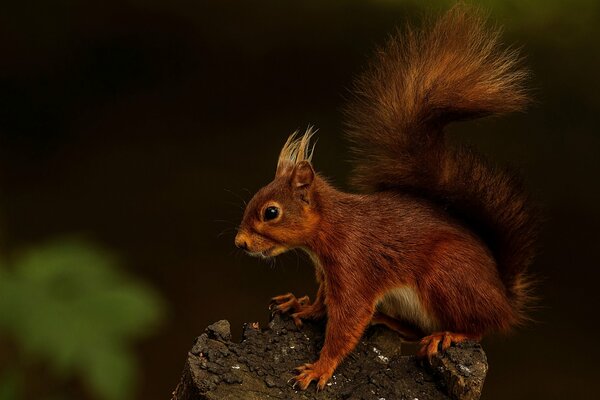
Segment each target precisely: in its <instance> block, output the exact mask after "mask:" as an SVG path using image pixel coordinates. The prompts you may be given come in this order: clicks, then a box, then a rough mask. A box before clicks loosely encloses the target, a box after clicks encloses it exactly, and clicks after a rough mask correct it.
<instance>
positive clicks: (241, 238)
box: [235, 233, 248, 251]
mask: <svg viewBox="0 0 600 400" xmlns="http://www.w3.org/2000/svg"><path fill="white" fill-rule="evenodd" d="M235 245H236V247H237V248H239V249H242V250H246V251H247V250H248V242H247V241H246V236H245V235H244V234H242V233H238V234H237V235H236V237H235Z"/></svg>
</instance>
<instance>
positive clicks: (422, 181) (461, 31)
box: [346, 5, 536, 318]
mask: <svg viewBox="0 0 600 400" xmlns="http://www.w3.org/2000/svg"><path fill="white" fill-rule="evenodd" d="M498 40H499V32H498V31H497V30H488V29H486V27H485V19H484V18H483V17H481V15H480V14H479V13H477V12H476V11H474V10H472V9H470V8H468V7H466V6H462V5H461V6H456V7H454V8H453V9H451V10H450V11H449V12H448V13H447V14H446V15H444V16H443V17H442V18H441V19H439V20H438V21H436V22H435V23H433V24H431V26H429V27H427V28H424V29H422V30H413V29H410V28H408V29H406V32H404V33H402V34H401V33H398V34H396V35H395V36H393V37H392V38H391V39H390V40H389V41H388V43H387V45H386V46H384V47H383V48H382V49H380V50H379V51H378V52H377V54H376V56H375V59H374V60H373V62H372V63H371V65H370V66H369V68H368V69H367V71H365V72H364V73H363V75H362V76H360V77H359V79H358V80H357V82H356V85H355V90H354V92H355V96H354V99H353V101H352V102H351V103H350V105H349V106H348V108H347V110H346V115H347V119H348V121H347V126H348V135H349V137H350V139H351V140H352V141H353V144H354V151H355V154H356V158H357V163H356V165H357V166H356V168H355V170H354V174H353V181H354V183H355V184H356V185H357V186H358V187H360V188H362V189H363V190H368V191H401V192H406V193H411V194H413V195H416V196H420V197H422V198H426V199H428V200H430V201H433V202H435V203H436V204H438V205H439V206H441V207H444V208H445V209H446V210H448V212H449V213H451V214H452V215H454V216H455V217H457V218H459V219H460V220H462V221H463V222H464V223H466V224H467V225H468V226H469V227H470V228H471V229H472V230H473V231H474V232H475V233H477V234H478V235H479V236H480V237H481V238H482V239H483V240H484V241H485V242H486V244H487V246H488V247H489V248H490V250H491V252H492V253H493V255H494V257H495V259H496V262H497V265H498V270H499V274H500V277H501V279H502V281H503V282H504V284H505V286H506V288H507V292H508V295H509V297H510V299H511V301H512V304H513V307H514V308H515V311H516V312H517V314H518V315H519V316H520V317H521V318H523V317H524V313H523V310H524V307H525V305H526V303H527V300H528V298H529V297H528V288H529V283H528V282H529V280H528V279H527V275H526V269H527V267H528V265H529V264H530V263H531V261H532V259H533V255H534V242H535V232H536V218H535V213H534V212H533V211H532V210H531V207H530V205H529V202H528V198H527V195H526V194H525V193H524V191H523V189H522V186H521V183H520V181H519V179H518V178H517V177H515V176H514V175H513V174H511V173H509V172H508V171H505V170H502V169H499V168H496V167H494V166H492V165H491V164H489V163H488V162H487V161H486V160H484V159H482V158H481V157H480V156H479V155H477V154H476V153H474V152H473V151H471V150H470V149H468V148H466V147H458V148H453V147H448V146H446V145H445V141H444V132H443V129H444V127H445V125H447V124H448V123H450V122H452V121H456V120H464V119H472V118H478V117H483V116H488V115H498V114H503V113H506V112H512V111H519V110H522V109H523V108H524V106H525V105H526V104H527V103H528V96H527V93H526V90H525V88H524V81H525V79H526V77H527V73H526V71H524V70H523V69H522V68H521V67H520V66H519V64H520V60H519V58H518V54H517V52H516V51H515V50H511V49H506V48H503V47H501V46H500V44H499V41H498Z"/></svg>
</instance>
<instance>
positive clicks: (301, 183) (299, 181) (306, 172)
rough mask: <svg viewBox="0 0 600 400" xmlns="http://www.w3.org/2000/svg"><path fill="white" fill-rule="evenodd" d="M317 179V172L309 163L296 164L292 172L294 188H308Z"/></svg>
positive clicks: (304, 161)
mask: <svg viewBox="0 0 600 400" xmlns="http://www.w3.org/2000/svg"><path fill="white" fill-rule="evenodd" d="M314 179H315V171H314V169H313V167H312V165H311V164H310V162H309V161H306V160H303V161H300V162H299V163H297V164H296V166H295V167H294V170H293V171H292V180H291V183H292V187H293V188H294V189H296V188H307V187H309V186H310V185H311V184H312V183H313V181H314Z"/></svg>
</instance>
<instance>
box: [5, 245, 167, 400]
mask: <svg viewBox="0 0 600 400" xmlns="http://www.w3.org/2000/svg"><path fill="white" fill-rule="evenodd" d="M10 267H11V268H9V269H8V270H6V269H5V270H3V269H2V268H0V293H2V296H0V332H1V331H4V332H7V333H9V334H11V335H12V336H13V338H14V340H16V341H17V342H18V343H19V345H20V346H21V348H22V350H23V351H24V352H25V354H27V355H29V356H31V357H35V358H36V359H40V358H42V359H44V360H45V361H46V362H47V363H48V364H49V365H50V367H51V368H52V369H53V370H54V371H55V373H57V374H58V375H59V376H64V377H68V376H72V375H74V374H78V375H79V376H81V377H82V378H83V379H84V381H85V382H87V383H88V384H89V385H90V387H91V388H92V389H93V390H94V391H95V392H96V393H98V394H99V396H100V397H101V398H103V399H107V400H119V399H124V398H127V397H128V396H129V395H130V393H131V389H132V385H133V380H134V375H135V374H134V371H135V359H134V357H133V354H132V351H131V350H130V345H131V343H132V341H133V340H134V339H136V338H138V337H140V336H142V335H143V334H144V333H146V332H148V331H150V330H151V329H153V328H154V327H155V326H156V324H157V322H158V321H159V319H160V317H161V315H162V303H161V301H160V300H159V297H158V296H157V294H156V293H155V292H153V291H152V290H150V289H149V288H148V287H146V286H144V285H142V284H140V283H138V282H135V281H133V280H131V279H128V278H127V277H125V276H124V275H123V274H122V273H121V272H120V270H119V269H118V268H117V263H116V259H115V258H114V257H113V256H112V255H111V254H109V253H107V252H106V251H104V250H101V249H99V248H97V247H94V246H92V245H91V244H89V243H87V242H83V241H78V240H63V241H57V242H53V243H50V244H47V245H45V246H42V247H38V248H34V249H29V250H28V251H26V252H24V253H23V254H21V256H20V257H18V258H17V259H16V260H15V262H14V265H12V266H10Z"/></svg>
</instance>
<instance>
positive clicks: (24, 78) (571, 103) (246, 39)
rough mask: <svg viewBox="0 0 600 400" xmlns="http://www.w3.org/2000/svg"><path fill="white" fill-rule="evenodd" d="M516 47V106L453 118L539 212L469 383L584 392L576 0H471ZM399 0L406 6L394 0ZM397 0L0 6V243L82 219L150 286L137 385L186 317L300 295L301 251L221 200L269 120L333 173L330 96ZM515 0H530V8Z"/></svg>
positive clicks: (593, 208)
mask: <svg viewBox="0 0 600 400" xmlns="http://www.w3.org/2000/svg"><path fill="white" fill-rule="evenodd" d="M487 3H489V4H488V5H489V6H490V9H491V10H492V16H493V17H494V18H495V19H496V20H497V21H498V22H500V23H501V24H504V25H506V26H507V29H506V30H507V32H506V39H507V41H510V42H516V43H517V44H518V45H520V46H522V47H523V52H524V53H525V54H526V55H527V57H528V64H529V65H530V66H531V69H532V70H533V72H534V74H535V77H534V80H533V86H534V87H535V90H536V98H537V101H538V103H537V104H536V105H534V106H533V107H532V109H531V111H530V112H528V113H526V114H522V115H515V116H511V117H508V118H504V119H498V120H486V121H480V122H476V123H472V124H467V125H460V126H454V127H453V128H452V130H453V131H454V134H455V136H456V138H457V139H458V140H461V141H469V142H471V143H472V144H473V145H475V146H477V147H479V148H480V149H481V151H483V152H485V153H487V154H489V156H490V157H491V158H493V159H495V160H497V161H498V162H502V163H505V162H509V163H512V164H513V165H516V166H517V167H518V168H520V169H521V170H522V171H523V173H524V175H525V177H526V179H527V184H528V186H529V187H530V188H531V192H532V193H533V194H534V196H535V197H536V198H537V199H538V200H539V201H540V202H541V203H542V204H543V206H544V209H545V215H546V217H547V218H546V219H547V221H546V224H545V227H544V230H543V235H542V253H541V255H540V257H539V258H538V260H537V262H536V264H535V268H534V270H535V272H536V273H537V274H538V275H539V276H540V277H541V284H540V288H539V294H540V296H541V298H542V301H541V303H540V305H541V307H540V309H539V310H538V311H537V312H536V314H535V315H534V317H535V319H536V320H537V321H538V322H537V323H535V324H532V325H531V326H529V327H527V328H525V329H521V330H520V331H519V332H517V333H516V334H515V335H513V336H511V337H508V338H490V339H486V340H485V342H484V346H485V348H486V350H487V352H488V355H489V361H490V366H491V369H490V373H489V379H488V382H487V386H486V389H485V395H484V398H485V399H507V398H514V399H534V398H535V399H538V398H539V399H550V398H556V399H563V398H591V397H592V395H591V393H592V388H591V381H592V380H593V379H594V378H595V379H597V378H598V376H600V368H599V367H598V363H597V359H598V356H599V355H600V354H599V351H598V346H597V345H596V341H597V340H596V338H595V336H594V335H595V333H596V332H597V327H598V323H597V320H596V318H597V317H596V316H597V314H598V312H597V309H598V307H597V306H598V293H597V292H598V289H597V286H598V285H597V280H598V278H599V276H600V273H599V268H598V267H599V265H598V261H597V248H598V244H599V239H600V237H599V234H598V232H599V228H600V206H599V204H600V203H599V200H600V198H599V190H598V172H599V171H600V161H599V154H600V153H599V150H600V146H599V144H600V137H599V133H598V128H597V118H596V116H597V110H598V106H599V105H600V100H598V96H597V93H598V92H599V90H598V89H599V86H600V85H599V80H598V79H597V75H596V74H597V72H596V71H598V70H600V60H599V58H598V55H599V54H600V52H599V51H598V50H599V49H598V40H597V36H598V35H597V33H598V30H599V28H598V24H597V23H596V24H595V25H594V24H592V22H594V21H595V22H598V18H597V16H598V14H597V10H598V7H596V6H593V5H590V4H591V2H586V1H581V3H582V4H578V5H577V6H585V7H587V8H584V9H582V10H580V11H581V13H578V12H575V11H573V10H572V9H571V7H573V8H574V7H576V5H573V6H570V5H568V4H565V5H564V6H556V5H553V6H548V8H544V3H543V2H541V1H539V2H532V3H533V6H531V7H529V8H528V7H525V6H517V4H519V3H518V2H507V4H508V5H507V4H504V5H500V4H496V3H499V2H487ZM414 4H416V3H414ZM414 4H413V3H412V2H407V3H402V2H399V4H396V3H395V2H392V1H372V2H358V1H350V2H341V1H331V2H318V1H308V2H303V3H302V4H292V3H287V2H281V1H253V2H230V1H203V2H166V1H164V2H163V1H153V2H141V1H139V2H137V1H133V2H128V3H127V4H124V3H122V2H116V1H105V2H103V3H101V4H97V5H92V4H90V3H87V2H75V1H62V2H57V3H55V2H52V3H48V2H37V4H36V5H34V6H32V5H30V4H28V5H24V4H20V3H18V2H12V3H11V4H5V5H3V6H2V7H3V8H4V10H3V12H1V13H0V49H1V50H2V52H1V54H2V57H1V59H0V190H1V195H0V211H1V220H2V228H1V232H2V249H3V250H5V251H10V250H12V249H16V248H19V247H21V246H26V245H31V244H35V243H38V242H40V241H43V240H45V239H47V238H49V237H54V236H57V235H61V234H71V233H82V234H85V235H87V236H88V237H91V238H93V239H94V240H96V241H97V242H99V243H101V244H103V245H105V246H107V247H109V248H111V249H113V250H115V251H116V252H117V253H118V254H119V255H120V256H121V257H122V258H123V259H124V260H125V264H126V266H127V268H128V269H129V272H130V273H131V274H134V275H137V276H139V277H140V278H141V279H142V280H145V281H146V282H148V283H150V284H152V285H153V286H154V287H156V288H157V289H158V290H159V291H160V292H161V293H162V295H163V296H164V298H165V299H166V302H167V306H168V317H167V320H166V321H165V323H164V324H163V325H162V328H161V329H160V330H158V331H157V332H155V333H153V334H152V335H151V336H150V337H149V338H148V339H147V340H145V341H143V342H142V343H140V344H139V348H138V353H139V357H140V360H141V377H140V382H139V383H140V384H139V385H138V392H137V398H139V399H142V398H143V399H164V398H167V397H168V396H169V394H170V390H171V389H172V388H173V387H174V385H175V384H176V382H177V379H178V376H179V374H180V372H181V368H182V366H183V361H184V358H185V354H186V351H187V350H188V349H189V347H190V346H191V343H192V340H193V338H194V337H195V336H196V335H198V334H199V333H201V332H202V330H203V329H204V327H205V326H206V325H207V324H209V323H211V322H213V321H215V320H217V319H222V318H226V319H229V320H230V321H231V322H232V325H233V326H234V328H235V329H236V333H238V334H239V331H240V326H241V324H242V322H244V321H255V320H257V321H260V322H261V323H265V322H266V320H267V308H266V307H267V302H268V299H269V297H270V296H272V295H274V294H280V293H283V292H287V291H293V292H296V293H298V294H304V293H310V294H312V291H313V290H314V284H313V275H312V270H311V268H310V267H309V265H308V263H307V260H305V259H304V258H303V257H297V256H296V255H293V254H291V255H286V256H282V257H281V258H280V259H279V260H278V261H277V264H276V265H275V267H274V268H271V267H269V266H268V265H267V264H264V263H261V262H259V261H258V260H255V259H251V258H248V257H245V256H243V255H241V254H239V253H237V252H236V251H235V250H234V247H233V231H232V228H234V227H235V225H236V224H237V222H238V220H239V217H240V215H241V208H240V207H241V206H242V199H248V198H249V197H250V193H252V192H253V191H255V190H256V189H258V188H259V187H260V186H261V185H263V184H264V183H266V182H267V181H268V180H270V179H271V177H272V176H273V173H274V168H275V161H276V156H277V153H278V151H279V148H280V146H281V144H282V143H283V141H284V140H285V138H286V137H287V135H288V134H289V133H290V132H291V131H293V130H295V129H297V128H304V127H306V126H307V125H308V124H314V125H315V126H316V127H317V128H319V133H318V138H319V139H318V145H317V149H316V153H315V159H314V163H315V165H316V167H317V168H318V169H319V170H320V171H321V172H323V173H324V174H325V175H326V176H329V177H331V178H332V180H333V182H335V183H336V184H337V185H339V186H341V187H345V186H346V177H347V175H348V169H349V164H348V163H347V162H346V159H347V158H348V153H347V151H346V148H345V143H344V142H343V138H342V128H341V116H340V113H339V108H340V106H341V105H342V104H343V99H344V96H345V95H346V93H347V92H346V88H347V87H349V85H350V82H351V78H352V76H353V75H354V74H356V73H357V72H358V71H360V69H361V67H362V66H363V65H364V63H365V61H366V59H367V56H368V54H369V53H370V52H371V51H372V50H373V47H374V45H375V44H377V43H381V42H382V41H383V40H384V39H385V37H386V35H387V34H388V33H389V32H391V31H392V30H393V29H394V26H395V25H398V24H401V23H402V22H403V21H405V20H412V21H416V20H417V17H418V15H419V14H421V13H422V12H424V11H428V10H429V11H431V10H433V11H436V10H440V9H443V8H444V7H443V6H437V5H436V6H430V7H429V8H423V7H422V6H419V7H417V6H416V5H414ZM536 4H537V6H539V8H537V9H536Z"/></svg>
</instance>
